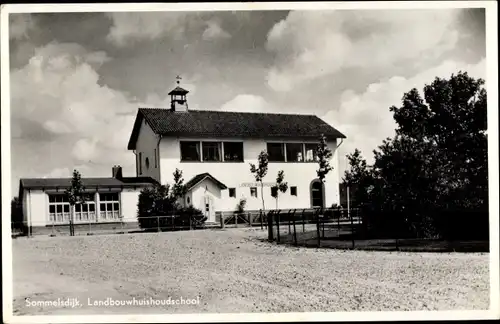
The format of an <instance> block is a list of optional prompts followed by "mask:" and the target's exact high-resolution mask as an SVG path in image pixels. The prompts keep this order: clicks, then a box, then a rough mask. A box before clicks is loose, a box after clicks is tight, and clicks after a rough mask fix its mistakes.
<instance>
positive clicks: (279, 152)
mask: <svg viewBox="0 0 500 324" xmlns="http://www.w3.org/2000/svg"><path fill="white" fill-rule="evenodd" d="M284 146H285V145H284V144H283V143H267V153H268V154H269V161H272V162H285V149H284Z"/></svg>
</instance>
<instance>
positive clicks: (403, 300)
mask: <svg viewBox="0 0 500 324" xmlns="http://www.w3.org/2000/svg"><path fill="white" fill-rule="evenodd" d="M265 234H266V233H265V231H260V230H258V229H230V230H225V231H221V230H206V231H193V232H174V233H159V234H157V233H152V234H130V235H106V236H104V235H103V236H93V237H76V238H71V237H66V238H50V239H41V238H40V239H29V240H28V239H18V240H14V242H13V249H14V251H13V255H14V272H13V273H14V298H15V300H14V310H15V314H18V315H24V314H30V315H31V314H99V313H102V314H105V313H114V314H124V313H199V312H290V311H361V310H372V311H376V310H452V309H460V310H465V309H486V308H488V307H489V291H488V278H489V273H488V254H458V253H457V254H453V253H451V254H450V253H446V254H432V253H397V252H365V251H339V250H318V249H307V248H293V247H286V246H276V245H272V244H268V243H265V242H260V241H259V240H257V239H256V238H257V237H265ZM134 297H135V298H136V299H143V298H145V299H150V298H153V299H158V300H160V299H161V300H168V299H169V298H171V299H178V298H181V297H182V298H184V299H196V298H199V300H200V304H199V305H163V306H137V305H136V306H133V305H125V306H115V307H111V306H108V307H105V306H93V305H88V301H89V300H90V301H91V302H93V301H96V300H101V301H103V300H106V298H111V299H115V300H132V299H133V298H134ZM25 298H30V300H31V301H35V300H36V301H42V300H56V299H57V298H61V299H66V298H77V299H78V300H79V301H80V302H81V304H82V306H81V307H76V308H62V307H32V306H28V305H27V302H26V300H25Z"/></svg>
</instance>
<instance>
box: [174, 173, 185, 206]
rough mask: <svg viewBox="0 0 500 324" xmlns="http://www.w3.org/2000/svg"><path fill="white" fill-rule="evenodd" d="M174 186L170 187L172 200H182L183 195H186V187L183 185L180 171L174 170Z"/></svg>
mask: <svg viewBox="0 0 500 324" xmlns="http://www.w3.org/2000/svg"><path fill="white" fill-rule="evenodd" d="M173 175H174V184H173V186H172V191H171V194H172V198H174V199H175V200H176V201H177V200H178V199H179V198H183V197H184V195H185V194H186V193H187V188H186V185H185V184H184V178H183V177H182V171H181V170H179V169H175V171H174V173H173Z"/></svg>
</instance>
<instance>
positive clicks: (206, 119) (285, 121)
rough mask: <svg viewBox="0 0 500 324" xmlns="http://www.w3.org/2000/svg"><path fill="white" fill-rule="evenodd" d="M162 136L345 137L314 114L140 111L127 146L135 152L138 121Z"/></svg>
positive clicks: (142, 109) (153, 109) (144, 109)
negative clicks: (146, 124) (143, 122)
mask: <svg viewBox="0 0 500 324" xmlns="http://www.w3.org/2000/svg"><path fill="white" fill-rule="evenodd" d="M143 119H145V120H146V121H147V123H148V124H149V126H150V127H151V128H152V130H153V131H154V132H155V133H156V134H158V135H162V136H186V137H188V136H193V137H205V136H207V137H240V138H283V137H284V138H318V137H319V136H320V135H321V134H324V135H325V136H326V137H327V138H345V136H344V135H343V134H342V133H340V132H339V131H338V130H336V129H335V128H333V127H332V126H330V125H329V124H327V123H326V122H324V121H323V120H322V119H320V118H319V117H317V116H314V115H297V114H270V113H249V112H228V111H207V110H189V111H188V112H175V111H172V110H170V109H161V108H140V109H139V111H138V112H137V117H136V120H135V124H134V128H133V130H132V134H131V136H130V140H129V143H128V149H129V150H133V149H135V145H136V141H137V137H138V135H139V129H140V126H141V123H142V120H143Z"/></svg>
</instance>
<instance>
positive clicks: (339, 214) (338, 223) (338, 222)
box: [337, 206, 342, 238]
mask: <svg viewBox="0 0 500 324" xmlns="http://www.w3.org/2000/svg"><path fill="white" fill-rule="evenodd" d="M337 216H338V217H337V233H338V237H339V238H340V216H342V209H340V206H339V208H338V213H337Z"/></svg>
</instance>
